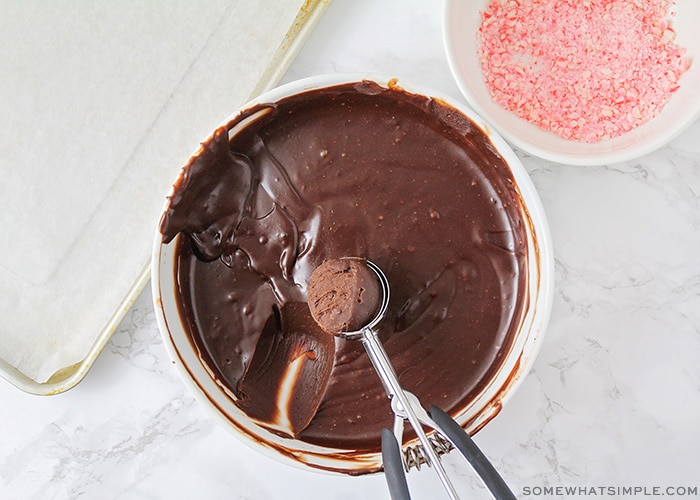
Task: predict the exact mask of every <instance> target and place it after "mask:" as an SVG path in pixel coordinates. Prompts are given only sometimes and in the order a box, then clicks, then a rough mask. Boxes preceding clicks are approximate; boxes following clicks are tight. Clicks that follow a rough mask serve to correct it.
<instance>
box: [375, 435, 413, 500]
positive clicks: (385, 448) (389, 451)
mask: <svg viewBox="0 0 700 500" xmlns="http://www.w3.org/2000/svg"><path fill="white" fill-rule="evenodd" d="M382 460H383V461H384V477H385V478H386V483H387V485H388V486H389V494H390V495H391V500H410V499H411V494H410V493H409V492H408V483H407V482H406V474H405V472H404V470H403V461H402V460H401V448H400V447H399V443H398V441H396V437H394V434H393V433H392V432H391V431H390V430H389V429H387V428H386V427H385V428H383V429H382Z"/></svg>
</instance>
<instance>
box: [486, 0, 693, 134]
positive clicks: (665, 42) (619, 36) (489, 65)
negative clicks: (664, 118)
mask: <svg viewBox="0 0 700 500" xmlns="http://www.w3.org/2000/svg"><path fill="white" fill-rule="evenodd" d="M672 4H673V1H672V0H490V2H489V4H488V7H487V8H486V10H485V11H484V12H482V15H481V26H480V28H479V34H478V38H479V40H478V41H479V43H480V53H479V57H480V61H481V67H482V70H483V73H484V78H485V82H486V86H487V87H488V89H489V91H490V92H491V96H492V98H493V99H494V101H495V102H497V103H498V104H499V105H501V106H502V107H503V108H505V109H507V110H510V111H512V112H514V113H515V114H517V115H518V116H520V117H522V118H524V119H526V120H528V121H530V122H532V123H535V124H536V125H538V126H540V127H541V128H543V129H545V130H549V131H552V132H554V133H556V134H559V135H560V136H562V137H564V138H566V139H572V140H577V141H584V142H599V141H602V140H605V139H609V138H611V137H616V136H619V135H621V134H624V133H625V132H628V131H629V130H631V129H633V128H635V127H638V126H639V125H641V124H643V123H645V122H647V121H649V120H651V119H652V118H653V117H655V116H656V115H657V114H658V113H659V112H660V111H661V109H662V108H663V106H664V105H665V104H666V102H668V100H669V99H670V98H671V94H672V93H673V92H675V91H676V90H677V89H678V86H679V83H678V80H679V78H680V76H681V75H682V74H683V73H684V72H685V71H686V70H687V69H688V68H689V67H690V60H689V59H687V58H686V57H685V49H683V48H681V47H679V46H677V45H676V44H675V43H674V38H675V32H674V31H673V29H672V28H671V27H670V24H669V21H668V16H670V8H671V6H672Z"/></svg>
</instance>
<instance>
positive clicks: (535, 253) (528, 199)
mask: <svg viewBox="0 0 700 500" xmlns="http://www.w3.org/2000/svg"><path fill="white" fill-rule="evenodd" d="M364 79H371V80H374V81H376V82H377V83H379V84H381V85H383V86H386V85H387V82H388V80H387V79H383V78H376V77H370V76H368V75H329V76H319V77H313V78H309V79H305V80H301V81H297V82H293V83H290V84H287V85H284V86H282V87H278V88H276V89H273V90H271V91H269V92H267V93H265V94H263V95H261V96H260V97H258V98H257V99H255V100H254V101H252V102H250V103H249V104H248V105H246V106H244V107H243V108H242V109H243V110H245V109H248V108H250V107H252V106H254V105H255V104H257V103H269V102H275V101H278V100H280V99H282V98H284V97H288V96H290V95H293V94H296V93H299V92H302V91H306V90H310V89H315V88H321V87H327V86H332V85H337V84H341V83H347V82H354V81H361V80H364ZM398 85H399V86H401V87H402V88H404V89H405V90H407V91H409V92H412V93H417V94H422V95H431V96H435V94H434V93H429V92H425V91H421V90H417V89H415V88H413V87H407V86H406V85H404V82H401V81H399V82H398ZM437 97H440V98H441V99H442V100H443V101H445V102H447V103H448V104H451V105H452V106H453V107H454V108H456V109H459V110H461V111H462V112H463V113H464V114H465V115H467V116H468V117H470V118H471V119H472V120H473V121H474V122H476V123H477V124H479V125H480V126H482V127H484V128H486V127H485V125H484V122H483V120H481V119H480V118H478V117H477V116H475V115H474V113H473V112H472V111H470V110H468V109H466V108H465V106H463V105H460V104H458V103H455V102H451V101H450V99H447V98H445V97H442V96H437ZM237 114H238V113H235V114H234V115H232V116H231V118H230V119H232V118H233V117H235V116H236V115H237ZM230 119H228V120H226V121H225V122H224V123H228V122H229V121H230ZM489 135H490V139H491V141H492V143H493V145H494V146H495V147H496V148H497V149H498V151H499V152H500V154H501V155H502V156H503V157H504V158H505V160H506V161H507V163H508V165H509V166H510V168H511V169H512V173H513V177H514V179H515V180H516V183H517V187H518V189H519V191H520V193H521V195H522V201H523V207H525V210H526V211H527V215H526V216H528V217H529V221H528V222H529V224H527V231H528V247H529V249H528V250H529V251H528V254H529V255H530V256H531V258H529V259H528V266H529V269H528V272H529V279H528V285H527V287H528V289H527V293H528V295H529V300H527V301H526V302H527V304H528V305H527V306H526V311H525V313H524V317H523V318H522V328H521V330H520V332H519V333H518V335H517V337H516V339H515V342H514V345H513V347H512V350H511V351H510V353H509V355H508V357H507V360H506V361H505V363H504V365H503V367H502V369H501V370H500V371H499V372H498V373H497V374H496V375H495V376H494V378H493V379H492V380H491V383H490V384H489V385H488V387H487V388H486V389H485V390H484V391H483V392H482V393H481V394H480V395H479V396H478V397H477V398H476V399H475V400H473V401H472V403H471V404H470V405H469V406H468V407H466V408H464V409H463V410H462V411H461V412H460V414H459V415H457V417H456V419H457V421H458V422H459V423H460V424H462V425H463V426H465V427H466V428H467V430H468V431H469V432H470V433H474V432H476V431H477V430H479V429H480V428H482V427H483V426H484V425H485V424H486V423H487V422H488V421H489V420H491V419H492V418H493V417H494V416H495V415H496V414H497V413H498V412H499V411H500V410H501V407H502V405H503V403H505V401H506V400H507V399H508V397H510V395H511V394H512V393H513V391H514V390H515V388H516V387H517V386H518V384H519V383H520V381H521V380H522V378H523V377H524V375H525V374H526V373H527V371H528V369H529V368H530V366H531V364H532V362H533V360H534V358H535V356H536V354H537V351H538V349H539V345H540V341H541V339H542V335H543V333H544V331H545V328H546V324H547V322H548V320H549V314H550V309H551V301H552V291H553V276H554V269H553V256H552V250H551V248H552V247H551V241H550V234H549V229H548V226H547V222H546V219H545V214H544V211H543V209H542V206H541V204H540V201H539V198H538V196H537V193H536V192H535V189H534V187H533V185H532V183H531V181H530V179H529V177H528V175H527V173H526V171H525V169H524V167H523V166H522V164H521V163H520V161H519V160H518V158H517V157H516V156H515V154H514V153H513V151H512V150H511V149H510V148H509V147H508V145H507V144H506V143H505V142H504V141H503V140H502V139H501V138H500V137H499V136H498V135H496V134H493V133H490V134H489ZM195 154H196V153H195ZM166 208H167V203H166ZM178 237H179V236H178ZM176 241H177V240H173V241H172V242H171V243H170V244H167V245H165V244H162V242H161V234H160V232H159V231H156V235H155V241H154V247H153V260H152V279H151V283H152V289H153V298H154V304H155V310H156V318H157V321H158V325H159V327H160V330H161V333H162V336H163V339H164V343H165V346H166V348H167V350H168V352H169V355H170V357H171V358H172V360H173V363H174V364H175V365H176V367H177V369H178V370H179V372H180V375H181V376H182V378H183V380H184V381H185V383H186V384H187V385H188V386H189V387H190V388H191V390H192V391H193V392H194V394H195V395H196V397H197V398H198V399H199V400H200V402H201V403H202V404H203V405H204V406H205V407H206V408H208V409H209V410H210V412H211V413H212V415H214V416H215V417H216V418H218V419H219V420H220V422H221V423H222V425H224V426H225V427H226V428H228V429H230V430H231V431H232V432H233V433H234V434H235V435H237V436H238V437H239V438H240V439H242V440H243V441H244V442H246V443H247V444H249V445H250V446H252V447H253V448H254V449H256V450H258V451H260V452H262V453H265V454H268V455H269V456H272V457H273V458H275V459H277V460H279V461H282V462H285V463H288V464H291V465H295V466H300V467H304V468H311V469H314V470H324V471H330V472H338V473H348V474H362V473H364V472H368V471H373V470H376V469H377V468H378V467H379V466H380V465H381V454H380V453H379V452H377V453H368V454H366V455H361V456H358V455H357V454H356V453H354V452H352V450H343V449H329V448H325V447H319V446H314V445H311V444H308V443H305V442H302V441H299V440H294V439H288V438H282V437H280V436H277V435H275V434H272V433H270V432H269V431H267V430H265V429H264V428H262V427H260V426H258V425H257V424H256V423H254V422H253V421H251V419H249V418H248V417H247V416H246V414H245V413H243V412H242V411H241V410H240V409H239V408H238V407H237V406H236V405H235V404H234V403H233V399H232V398H233V396H232V395H231V394H230V391H227V390H226V389H224V388H223V387H221V385H219V384H217V383H216V381H215V379H214V378H213V376H212V373H211V370H209V369H208V368H207V366H205V365H204V363H203V362H202V360H201V358H200V356H199V355H198V354H197V351H196V349H195V348H194V346H193V343H192V341H191V339H190V338H189V335H188V334H187V333H186V331H185V328H184V327H183V319H182V318H181V317H180V312H179V309H178V306H177V299H176V292H175V270H174V265H175V247H176ZM467 422H469V424H468V425H467V424H466V423H467Z"/></svg>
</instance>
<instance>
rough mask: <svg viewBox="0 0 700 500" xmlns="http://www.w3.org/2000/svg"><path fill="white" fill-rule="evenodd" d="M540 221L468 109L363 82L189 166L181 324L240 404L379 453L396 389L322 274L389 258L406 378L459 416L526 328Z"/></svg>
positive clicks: (181, 226)
mask: <svg viewBox="0 0 700 500" xmlns="http://www.w3.org/2000/svg"><path fill="white" fill-rule="evenodd" d="M251 117H252V119H251V122H250V123H248V124H247V125H246V126H245V127H243V128H242V130H237V131H236V133H235V134H233V136H232V137H231V138H230V139H229V130H230V129H233V128H235V127H236V125H237V124H238V123H240V122H242V121H243V120H245V119H248V118H251ZM527 224H528V222H527V216H526V214H524V213H523V207H522V204H521V201H520V196H519V193H518V191H517V188H516V187H515V185H514V181H513V178H512V174H511V172H510V169H509V168H508V166H507V165H506V163H505V162H504V160H503V159H502V158H501V157H500V155H499V154H498V153H497V152H496V150H495V148H494V147H493V146H492V144H491V142H490V141H489V139H488V137H487V136H486V135H485V134H484V133H483V132H482V131H481V129H479V128H478V127H477V126H475V125H474V124H473V123H472V122H471V121H470V120H469V119H468V118H467V117H465V116H464V115H463V114H461V113H460V112H458V111H456V110H454V109H453V108H451V107H450V106H448V105H446V104H444V103H442V102H441V101H439V100H435V99H429V98H426V97H423V96H418V95H413V94H410V93H407V92H405V91H403V90H401V89H400V88H396V87H390V88H384V87H381V86H379V85H378V84H375V83H371V82H359V83H356V84H344V85H339V86H335V87H329V88H324V89H319V90H312V91H308V92H306V93H302V94H297V95H295V96H292V97H288V98H285V99H283V100H281V101H279V102H277V103H274V104H270V105H259V106H257V107H256V108H254V109H251V110H248V111H247V112H245V113H243V114H242V115H241V116H239V117H238V118H236V119H234V120H233V121H232V122H231V123H230V124H228V127H222V128H221V129H219V130H218V131H217V132H216V133H215V134H214V135H213V136H212V138H211V140H209V141H207V142H206V143H205V144H203V145H202V150H201V152H200V154H199V155H198V156H196V157H195V158H194V159H193V160H191V162H190V163H189V164H188V165H187V166H186V167H185V169H184V170H183V173H182V174H181V177H180V179H179V180H178V182H177V184H176V186H175V192H174V195H173V197H172V198H171V202H170V207H169V210H168V211H167V212H166V214H165V216H164V217H163V220H162V222H161V231H162V233H163V240H164V242H169V241H171V240H172V239H173V238H174V237H175V236H176V235H177V234H178V233H180V232H183V233H184V235H183V236H182V237H179V238H177V239H176V240H175V241H176V244H177V245H178V247H177V267H176V269H175V271H174V272H175V273H176V275H177V276H176V277H177V282H178V284H179V289H178V290H177V293H178V296H179V298H180V309H181V313H182V316H183V317H184V318H186V320H185V321H186V325H185V327H186V329H187V331H188V332H189V333H190V335H191V337H192V339H193V343H194V344H195V345H196V347H197V349H198V350H199V352H200V355H201V357H202V359H203V361H204V362H205V363H207V364H208V365H209V366H210V368H211V371H212V372H213V373H214V374H215V376H216V378H217V379H218V380H219V381H220V382H221V383H222V384H224V385H226V386H227V387H229V388H230V389H231V391H232V393H233V394H235V396H236V404H238V405H239V406H240V407H241V408H243V409H244V410H245V411H246V413H248V415H250V416H251V417H252V418H254V419H255V420H256V421H258V422H259V423H260V424H261V425H263V426H265V427H268V428H270V429H272V430H273V431H274V432H277V433H279V434H281V435H290V436H294V437H295V438H297V439H300V440H303V441H307V442H309V443H314V444H318V445H323V446H330V447H336V448H342V449H356V450H369V451H374V450H378V449H379V436H380V431H381V428H382V427H391V425H392V419H393V415H392V413H391V409H390V407H389V402H388V399H387V398H386V395H385V393H384V389H383V387H382V385H381V383H380V381H379V378H378V376H377V374H376V373H375V372H374V369H373V368H372V366H371V363H370V361H369V359H368V357H367V355H366V353H365V352H364V349H363V347H362V345H361V343H359V342H353V341H346V340H343V339H340V338H333V337H332V336H330V335H328V334H327V333H325V332H323V331H321V330H320V328H319V327H318V326H317V325H316V324H315V322H314V320H313V319H312V317H311V314H310V312H309V308H308V306H307V304H306V301H307V295H306V292H307V285H308V283H309V279H310V276H311V272H312V271H313V270H314V269H315V268H316V267H318V266H319V265H320V264H321V263H323V262H324V261H326V260H327V259H333V258H340V257H347V256H356V257H361V258H366V259H369V260H371V261H373V262H374V263H375V264H377V265H378V266H380V267H381V268H382V269H383V271H384V272H385V273H386V275H387V277H388V279H389V283H390V285H391V301H390V303H389V307H388V311H387V314H386V316H385V319H384V321H383V322H382V323H381V324H380V325H379V329H380V339H381V341H382V343H383V345H384V347H385V349H386V351H387V353H388V355H389V357H390V359H391V361H392V364H393V365H394V367H395V369H396V372H397V374H398V375H399V380H400V383H401V384H402V386H403V387H404V388H405V389H407V390H410V391H412V392H413V393H415V394H416V395H417V396H418V397H419V399H420V400H421V401H422V402H423V403H424V404H425V405H426V406H427V405H429V404H436V405H438V406H440V407H442V408H443V409H445V410H446V411H447V412H451V413H455V412H457V411H459V410H460V409H461V408H463V407H464V406H465V405H466V404H468V403H469V401H471V400H472V399H473V398H474V397H475V396H476V395H477V394H478V393H479V392H480V391H482V390H483V389H484V388H485V386H486V385H487V384H488V383H489V381H490V380H491V379H492V377H493V376H494V374H495V373H496V372H497V371H498V369H499V367H500V366H501V364H502V362H503V360H504V359H505V357H506V356H507V354H508V352H509V350H510V348H511V345H512V340H513V338H514V336H515V334H516V333H517V330H518V328H519V326H520V322H521V319H522V314H523V311H524V309H525V308H526V306H527V300H528V299H527V294H526V293H525V288H526V285H527V259H528V255H527V241H526V226H527ZM281 387H284V389H283V390H280V388H281Z"/></svg>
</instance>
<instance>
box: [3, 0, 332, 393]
mask: <svg viewBox="0 0 700 500" xmlns="http://www.w3.org/2000/svg"><path fill="white" fill-rule="evenodd" d="M329 3H330V0H323V1H302V0H269V1H259V2H238V1H235V0H221V1H207V2H204V1H200V2H168V3H167V4H166V3H165V2H148V3H144V2H97V3H90V2H67V1H66V2H48V3H47V2H39V1H28V2H14V3H8V4H7V5H5V7H4V12H3V16H1V17H0V49H1V50H0V74H2V75H3V78H2V79H0V107H1V108H2V109H3V113H1V114H0V130H2V131H3V133H2V134H1V135H0V162H1V164H0V169H1V170H0V172H1V173H2V181H1V182H0V230H1V231H2V234H3V244H2V245H0V297H1V298H0V374H2V376H3V377H4V378H6V379H7V380H9V381H10V382H12V383H13V384H15V385H16V386H18V387H19V388H21V389H23V390H25V391H28V392H32V393H36V394H53V393H58V392H62V391H65V390H67V389H69V388H70V387H72V386H74V385H75V384H76V383H78V382H79V381H80V380H82V378H83V377H84V375H85V373H86V372H87V371H88V370H89V368H90V366H91V365H92V362H93V361H94V359H95V358H96V357H97V355H98V354H99V352H100V351H101V350H102V348H103V347H104V345H105V344H106V343H107V341H108V340H109V337H110V335H111V333H112V332H113V330H114V329H115V328H116V326H117V325H118V324H119V321H120V320H121V318H122V317H123V315H124V314H125V313H126V311H128V309H129V307H130V306H131V304H132V302H133V300H135V298H136V297H137V296H138V294H139V293H140V292H141V290H142V289H143V287H144V285H145V284H146V283H147V282H148V279H149V274H148V272H149V254H150V250H151V248H150V247H151V242H152V239H153V232H154V231H155V229H156V225H157V222H158V217H159V214H160V211H161V209H162V206H163V203H164V201H165V199H164V197H165V195H166V194H167V193H168V192H169V189H170V185H171V183H172V182H173V181H174V179H175V177H176V176H177V174H178V172H179V170H180V168H181V166H182V165H183V164H184V163H185V161H186V160H187V159H188V157H189V156H190V154H191V153H193V151H194V150H195V147H196V146H197V144H198V141H200V140H201V139H202V138H204V137H206V136H208V135H209V133H210V132H211V130H213V129H214V128H215V127H216V126H217V125H218V124H219V123H220V122H221V121H222V120H223V119H224V118H225V117H226V116H228V115H230V114H231V113H232V112H233V111H235V109H236V108H238V107H239V106H241V105H242V104H244V103H245V102H246V101H247V100H248V99H249V97H251V96H252V95H255V94H257V93H259V92H261V91H263V90H266V89H267V88H270V87H272V86H274V85H275V84H276V83H277V82H278V81H279V79H280V78H281V77H282V76H283V74H284V71H285V70H286V68H287V66H288V65H289V63H290V62H291V60H293V57H294V55H295V54H296V52H297V51H298V49H299V48H300V46H301V45H302V43H303V41H304V39H305V38H306V36H307V35H308V33H310V31H311V30H312V29H313V26H314V25H315V23H316V21H317V20H318V18H319V17H320V15H322V13H323V11H324V10H325V8H326V7H327V6H328V4H329Z"/></svg>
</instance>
